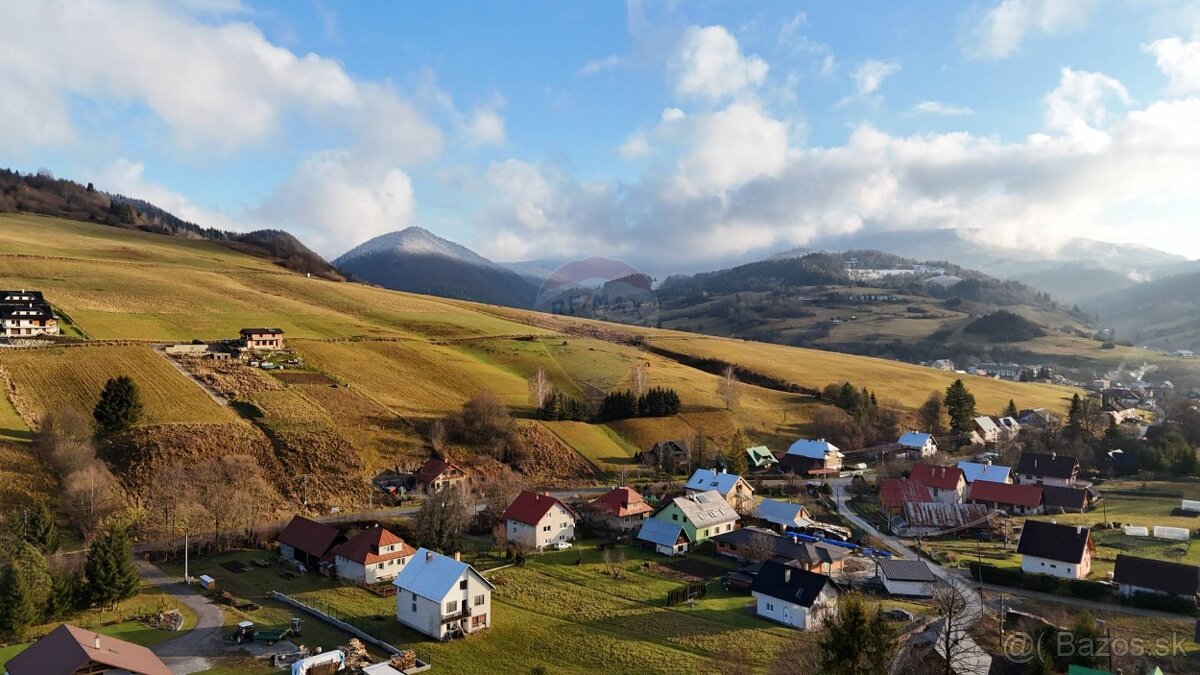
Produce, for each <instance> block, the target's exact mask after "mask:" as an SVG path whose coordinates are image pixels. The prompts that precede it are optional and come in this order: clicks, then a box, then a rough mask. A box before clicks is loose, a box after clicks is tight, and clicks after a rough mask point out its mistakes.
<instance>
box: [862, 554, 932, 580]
mask: <svg viewBox="0 0 1200 675" xmlns="http://www.w3.org/2000/svg"><path fill="white" fill-rule="evenodd" d="M875 564H877V565H879V574H880V576H884V577H887V578H888V579H890V580H892V581H924V582H933V581H937V577H935V576H933V570H931V569H929V565H927V564H926V563H925V561H924V560H888V559H883V560H876V561H875Z"/></svg>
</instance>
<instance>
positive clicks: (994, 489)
mask: <svg viewBox="0 0 1200 675" xmlns="http://www.w3.org/2000/svg"><path fill="white" fill-rule="evenodd" d="M1042 489H1043V486H1040V485H1014V484H1013V483H993V482H992V481H990V480H977V481H975V482H974V483H972V484H971V494H970V497H971V501H975V502H989V503H991V502H994V503H996V504H1007V505H1009V506H1020V507H1022V508H1027V509H1032V508H1035V507H1037V506H1040V505H1041V504H1042Z"/></svg>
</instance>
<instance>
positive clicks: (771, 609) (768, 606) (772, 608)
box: [767, 602, 775, 612]
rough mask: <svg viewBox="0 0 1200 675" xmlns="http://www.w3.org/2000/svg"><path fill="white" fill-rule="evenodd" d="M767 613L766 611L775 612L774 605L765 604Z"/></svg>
mask: <svg viewBox="0 0 1200 675" xmlns="http://www.w3.org/2000/svg"><path fill="white" fill-rule="evenodd" d="M767 611H768V612H774V611H775V605H773V604H771V603H769V602H768V603H767Z"/></svg>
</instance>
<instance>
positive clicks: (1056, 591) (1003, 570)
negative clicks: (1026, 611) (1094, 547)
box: [967, 561, 1196, 616]
mask: <svg viewBox="0 0 1200 675" xmlns="http://www.w3.org/2000/svg"><path fill="white" fill-rule="evenodd" d="M967 567H968V569H970V570H971V577H972V579H978V578H979V571H980V569H981V568H982V570H983V582H984V583H985V584H995V585H997V586H1012V587H1014V588H1024V589H1026V590H1029V591H1037V592H1039V593H1050V594H1053V595H1066V596H1070V597H1074V598H1082V599H1084V600H1104V599H1105V598H1109V597H1112V587H1111V586H1109V585H1108V584H1102V583H1100V582H1098V581H1087V580H1086V579H1061V578H1059V577H1052V576H1050V575H1048V574H1025V573H1024V572H1022V571H1021V570H1020V569H1017V568H1011V567H996V566H994V565H987V564H984V565H982V566H981V565H980V564H979V563H978V562H975V561H971V562H969V563H968V564H967ZM1119 600H1120V602H1121V603H1122V604H1126V605H1130V606H1132V607H1140V608H1142V609H1153V610H1158V611H1161V612H1172V613H1175V614H1182V615H1184V616H1195V615H1196V603H1195V602H1194V601H1192V600H1188V599H1185V598H1178V597H1175V596H1173V595H1159V594H1157V593H1135V594H1134V595H1133V596H1131V597H1129V598H1120V599H1119Z"/></svg>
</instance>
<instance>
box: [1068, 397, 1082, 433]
mask: <svg viewBox="0 0 1200 675" xmlns="http://www.w3.org/2000/svg"><path fill="white" fill-rule="evenodd" d="M1067 435H1068V436H1070V437H1071V438H1074V439H1080V438H1083V399H1081V398H1079V394H1075V395H1074V396H1072V397H1071V408H1070V410H1068V411H1067Z"/></svg>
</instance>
